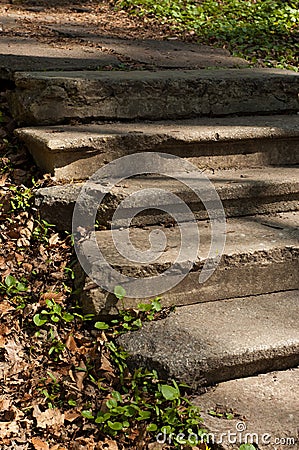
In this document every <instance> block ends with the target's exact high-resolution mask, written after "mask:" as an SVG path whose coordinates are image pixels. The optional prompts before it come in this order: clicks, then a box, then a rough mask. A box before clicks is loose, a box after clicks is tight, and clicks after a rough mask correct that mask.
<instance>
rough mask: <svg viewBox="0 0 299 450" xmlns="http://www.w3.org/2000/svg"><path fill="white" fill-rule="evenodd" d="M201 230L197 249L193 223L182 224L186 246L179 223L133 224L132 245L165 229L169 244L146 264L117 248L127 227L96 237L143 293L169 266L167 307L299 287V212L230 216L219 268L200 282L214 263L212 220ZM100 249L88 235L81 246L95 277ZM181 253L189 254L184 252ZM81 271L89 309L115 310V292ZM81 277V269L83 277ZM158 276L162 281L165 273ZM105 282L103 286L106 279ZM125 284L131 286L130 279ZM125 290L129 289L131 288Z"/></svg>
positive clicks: (131, 301) (143, 245) (142, 244)
mask: <svg viewBox="0 0 299 450" xmlns="http://www.w3.org/2000/svg"><path fill="white" fill-rule="evenodd" d="M84 226H85V224H84V223H82V226H81V230H82V229H84ZM198 230H199V235H200V245H199V248H198V249H197V246H196V245H197V244H196V242H197V241H196V239H197V236H196V233H197V231H196V229H195V228H194V225H193V227H191V226H190V224H183V229H182V233H183V236H184V244H183V245H182V244H181V242H182V241H181V232H180V228H179V227H172V228H166V227H162V226H160V227H158V226H155V227H148V228H143V229H139V228H133V229H131V230H130V238H131V241H132V244H133V246H134V247H135V248H137V249H142V250H144V251H145V250H147V249H149V235H150V233H151V243H155V242H156V241H157V240H158V239H161V233H163V234H165V237H166V246H165V248H164V246H162V248H161V249H160V250H159V251H157V252H156V253H155V254H154V258H152V260H151V261H148V262H144V263H138V262H134V260H133V259H135V257H134V256H135V255H133V256H132V254H129V256H128V257H125V256H123V255H122V254H120V253H119V252H118V250H117V249H116V247H115V239H116V242H118V243H120V244H121V245H123V243H124V242H125V240H126V229H119V230H115V233H114V236H113V237H112V234H111V231H110V230H109V231H99V232H97V233H96V239H97V243H98V246H99V248H100V249H101V253H102V255H103V257H104V258H105V261H107V262H108V263H109V264H110V265H111V266H112V267H114V268H115V270H116V271H117V272H118V273H119V274H122V275H126V276H129V277H136V278H137V279H138V278H139V279H140V278H141V279H142V283H143V284H142V286H143V287H144V289H143V291H142V296H143V297H144V296H146V295H148V296H149V295H150V294H149V292H150V290H151V288H152V284H153V279H152V277H156V278H157V277H158V278H159V275H161V274H162V273H163V272H164V271H165V270H169V272H168V275H167V278H166V277H164V280H165V279H166V284H163V283H162V285H163V287H162V288H161V291H160V292H161V293H162V292H163V304H164V305H165V306H170V305H190V304H192V303H198V302H207V301H214V300H221V299H226V298H233V297H242V296H247V295H257V294H263V293H269V292H276V291H282V290H290V289H298V288H299V271H298V267H299V212H292V213H281V214H277V215H269V216H247V217H244V218H238V219H228V220H227V224H226V244H225V249H224V252H223V255H222V258H221V260H220V263H219V265H218V267H217V268H216V270H215V272H214V273H213V274H212V275H211V276H210V278H209V279H208V280H207V281H205V282H204V283H202V284H200V283H199V275H200V273H201V271H202V268H203V265H204V263H205V262H206V261H207V262H211V259H210V258H211V255H210V256H209V250H210V245H211V227H210V223H209V222H208V221H203V222H199V223H198ZM219 233H220V232H218V235H217V233H216V237H217V238H218V241H217V245H218V247H219V248H218V247H217V250H216V254H217V256H219V252H220V251H221V248H220V247H221V243H219V242H220V240H219V239H220V238H221V236H220V234H219ZM222 236H223V235H222ZM155 238H156V239H155ZM118 248H119V247H118ZM127 248H128V247H127ZM127 248H123V249H122V251H125V252H126V250H127ZM97 250H98V249H97V247H96V245H95V244H94V243H93V242H92V241H91V240H90V239H89V238H88V237H87V238H86V239H83V241H82V242H81V244H80V247H79V255H81V261H82V260H83V261H84V264H86V261H87V259H88V263H87V266H88V267H89V275H90V274H92V277H91V278H92V279H93V280H96V279H97V277H98V276H102V274H103V273H104V272H103V265H102V263H101V262H99V254H98V251H97ZM160 251H161V253H160ZM182 252H183V254H184V255H185V256H182ZM191 253H192V255H194V253H195V257H194V256H192V257H191V256H190V255H191ZM196 255H197V257H196ZM214 256H215V255H214ZM193 257H194V259H193ZM184 258H185V259H184ZM194 260H195V263H194V265H193V268H192V270H191V271H189V273H188V274H187V276H185V278H184V279H183V280H182V281H181V282H180V283H179V284H177V285H176V286H175V287H173V288H171V289H170V288H169V286H170V285H172V283H173V281H174V280H177V278H176V277H177V276H180V275H182V274H186V267H187V266H188V267H189V263H190V261H194ZM135 261H136V259H135ZM177 261H178V262H177ZM108 275H109V274H108ZM108 275H107V276H108ZM81 276H82V280H81V286H83V288H82V302H83V306H84V308H85V310H86V311H88V312H94V313H95V314H106V313H109V312H115V298H114V296H111V295H109V294H107V292H106V291H104V290H103V289H102V288H101V287H99V286H98V285H97V284H96V283H94V282H91V279H90V278H89V277H87V276H85V275H83V273H81ZM79 277H80V274H79V273H78V279H79ZM108 278H109V276H108ZM159 279H161V281H163V279H162V278H159ZM101 282H102V285H103V284H104V282H105V280H102V281H101ZM117 284H122V283H120V282H119V276H118V279H116V280H115V285H117ZM165 286H166V287H165ZM123 287H124V288H125V289H126V287H127V286H126V284H125V283H123ZM126 290H127V292H129V290H128V289H126ZM137 303H139V301H138V299H136V298H133V295H132V298H128V299H126V305H127V306H128V307H129V306H136V304H137Z"/></svg>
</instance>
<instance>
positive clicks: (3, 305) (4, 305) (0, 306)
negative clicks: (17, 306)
mask: <svg viewBox="0 0 299 450" xmlns="http://www.w3.org/2000/svg"><path fill="white" fill-rule="evenodd" d="M13 310H14V307H13V306H11V304H10V303H9V302H7V301H6V300H4V301H3V302H0V314H1V315H2V314H6V313H8V312H9V311H13Z"/></svg>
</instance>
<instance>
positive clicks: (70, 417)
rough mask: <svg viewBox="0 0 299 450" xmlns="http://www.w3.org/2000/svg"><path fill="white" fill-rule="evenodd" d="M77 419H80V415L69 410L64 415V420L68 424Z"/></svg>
mask: <svg viewBox="0 0 299 450" xmlns="http://www.w3.org/2000/svg"><path fill="white" fill-rule="evenodd" d="M78 417H81V414H80V413H78V412H77V411H76V410H69V411H66V412H65V413H64V418H65V420H67V421H68V422H74V420H76V419H78Z"/></svg>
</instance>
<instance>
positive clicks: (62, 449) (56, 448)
mask: <svg viewBox="0 0 299 450" xmlns="http://www.w3.org/2000/svg"><path fill="white" fill-rule="evenodd" d="M50 450H69V449H67V448H66V447H62V446H61V445H60V444H56V445H54V447H51V448H50Z"/></svg>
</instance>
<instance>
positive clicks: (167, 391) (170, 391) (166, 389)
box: [160, 384, 180, 400]
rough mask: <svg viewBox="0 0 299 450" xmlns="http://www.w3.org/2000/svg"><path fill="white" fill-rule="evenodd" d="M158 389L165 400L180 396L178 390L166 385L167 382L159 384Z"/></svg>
mask: <svg viewBox="0 0 299 450" xmlns="http://www.w3.org/2000/svg"><path fill="white" fill-rule="evenodd" d="M160 390H161V394H162V395H163V397H164V398H165V399H166V400H176V399H178V398H179V397H180V392H179V390H178V389H176V388H174V387H172V386H168V384H161V385H160Z"/></svg>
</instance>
